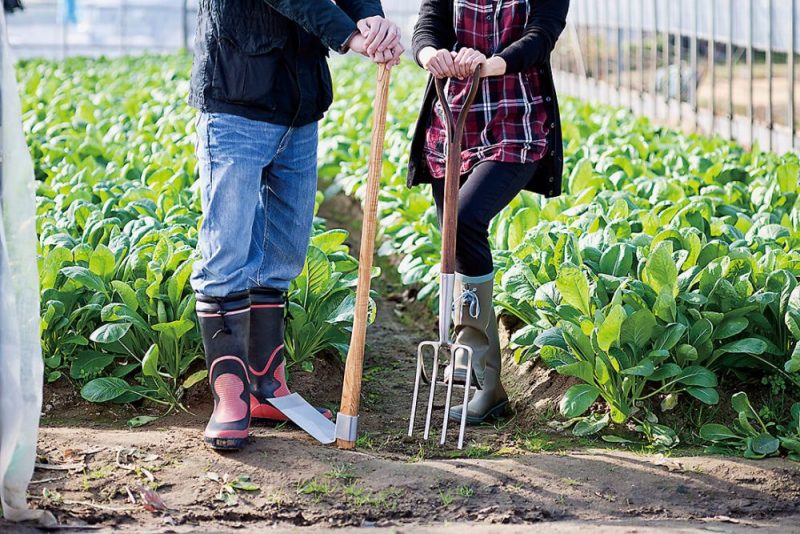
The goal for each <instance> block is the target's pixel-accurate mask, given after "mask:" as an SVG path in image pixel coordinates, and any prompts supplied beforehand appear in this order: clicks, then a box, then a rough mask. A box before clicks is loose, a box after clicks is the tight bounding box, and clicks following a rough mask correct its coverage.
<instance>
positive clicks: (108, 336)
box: [89, 323, 131, 344]
mask: <svg viewBox="0 0 800 534" xmlns="http://www.w3.org/2000/svg"><path fill="white" fill-rule="evenodd" d="M130 329H131V323H106V324H104V325H102V326H101V327H100V328H98V329H97V330H95V331H94V332H92V334H91V335H90V336H89V339H91V340H92V341H94V342H95V343H103V344H108V343H115V342H117V341H119V340H120V339H122V338H123V337H125V334H127V333H128V330H130Z"/></svg>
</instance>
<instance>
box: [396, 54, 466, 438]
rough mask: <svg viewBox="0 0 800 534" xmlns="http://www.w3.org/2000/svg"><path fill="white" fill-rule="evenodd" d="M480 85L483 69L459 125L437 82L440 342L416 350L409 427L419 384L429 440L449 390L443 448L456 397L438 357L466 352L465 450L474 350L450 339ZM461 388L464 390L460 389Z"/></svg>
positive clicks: (461, 435)
mask: <svg viewBox="0 0 800 534" xmlns="http://www.w3.org/2000/svg"><path fill="white" fill-rule="evenodd" d="M480 82H481V66H480V65H479V66H478V67H477V68H476V69H475V72H474V73H473V76H472V84H471V86H470V90H469V94H468V95H467V99H466V101H465V102H464V107H463V108H462V110H461V113H460V114H459V117H458V121H457V122H456V120H455V117H454V116H453V110H452V109H451V108H450V105H449V104H448V102H447V98H446V95H445V81H444V80H440V79H437V80H435V86H436V94H437V95H438V98H439V102H440V103H441V105H442V110H443V111H444V121H445V126H446V129H447V161H446V167H445V177H444V210H443V211H444V214H443V217H442V264H441V274H440V282H439V283H440V287H439V340H438V341H423V342H422V343H420V344H419V346H418V347H417V371H416V377H415V379H414V395H413V400H412V404H411V420H410V421H409V423H408V435H409V436H412V435H413V434H414V422H415V419H416V415H417V400H418V397H419V390H420V384H421V382H422V380H423V379H424V380H425V381H426V382H429V383H430V392H429V394H428V407H427V411H426V415H425V429H424V433H423V438H424V439H426V440H427V439H428V435H429V434H430V428H431V415H432V413H433V400H434V395H435V393H436V387H437V386H439V385H441V386H445V387H446V388H447V394H446V396H445V404H444V423H443V424H442V436H441V440H440V442H439V443H440V444H441V445H444V443H445V439H446V437H447V422H448V420H449V419H450V401H451V400H452V397H453V380H452V372H451V373H450V374H451V377H450V379H447V378H445V379H443V380H442V381H441V382H439V381H437V377H438V374H439V365H440V362H439V359H440V358H439V355H440V353H441V354H442V355H443V358H442V362H445V361H449V362H450V364H451V365H455V359H454V357H453V356H454V355H455V354H456V351H459V350H461V351H464V353H466V355H467V379H466V382H465V383H464V385H463V388H464V401H463V407H462V410H461V426H460V429H459V433H458V448H459V449H461V448H463V446H464V432H465V430H466V426H467V404H468V403H469V392H470V378H471V377H472V357H473V352H472V348H471V347H469V346H467V345H462V344H458V343H453V342H452V341H451V339H450V325H451V323H452V313H453V287H454V285H455V260H456V230H457V223H458V190H459V188H460V174H461V173H460V169H461V141H462V138H463V137H464V126H465V125H466V122H467V113H468V112H469V109H470V107H472V104H473V102H474V101H475V97H476V96H477V94H478V88H479V87H480ZM426 352H428V353H430V354H432V366H431V376H430V379H429V378H428V376H427V373H426V371H425V354H426ZM459 387H462V386H459Z"/></svg>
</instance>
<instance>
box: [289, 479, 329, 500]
mask: <svg viewBox="0 0 800 534" xmlns="http://www.w3.org/2000/svg"><path fill="white" fill-rule="evenodd" d="M330 492H331V487H330V485H329V484H328V483H326V482H320V481H319V480H317V479H316V478H312V479H311V480H307V481H305V482H300V483H298V484H297V494H298V495H315V496H317V497H319V496H322V495H327V494H328V493H330Z"/></svg>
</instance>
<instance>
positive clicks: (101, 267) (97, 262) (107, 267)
mask: <svg viewBox="0 0 800 534" xmlns="http://www.w3.org/2000/svg"><path fill="white" fill-rule="evenodd" d="M115 264H116V260H115V259H114V253H113V252H111V250H110V249H109V248H108V247H107V246H105V245H103V244H102V243H101V244H99V245H97V248H96V249H94V251H93V252H92V255H91V257H90V258H89V270H90V271H91V272H93V273H94V274H96V275H98V276H99V277H101V278H106V279H107V278H108V277H109V276H111V275H112V274H114V265H115Z"/></svg>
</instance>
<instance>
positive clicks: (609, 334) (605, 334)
mask: <svg viewBox="0 0 800 534" xmlns="http://www.w3.org/2000/svg"><path fill="white" fill-rule="evenodd" d="M625 318H626V316H625V309H624V308H623V307H622V306H620V305H619V304H615V305H613V306H612V307H611V310H610V311H609V312H608V316H607V317H606V318H605V320H604V321H603V324H602V325H601V326H600V328H599V329H598V331H597V344H598V345H599V346H600V348H601V349H602V350H604V351H606V352H608V349H610V348H611V345H613V344H614V343H617V342H618V341H619V339H620V330H621V329H622V323H623V321H624V320H625Z"/></svg>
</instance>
